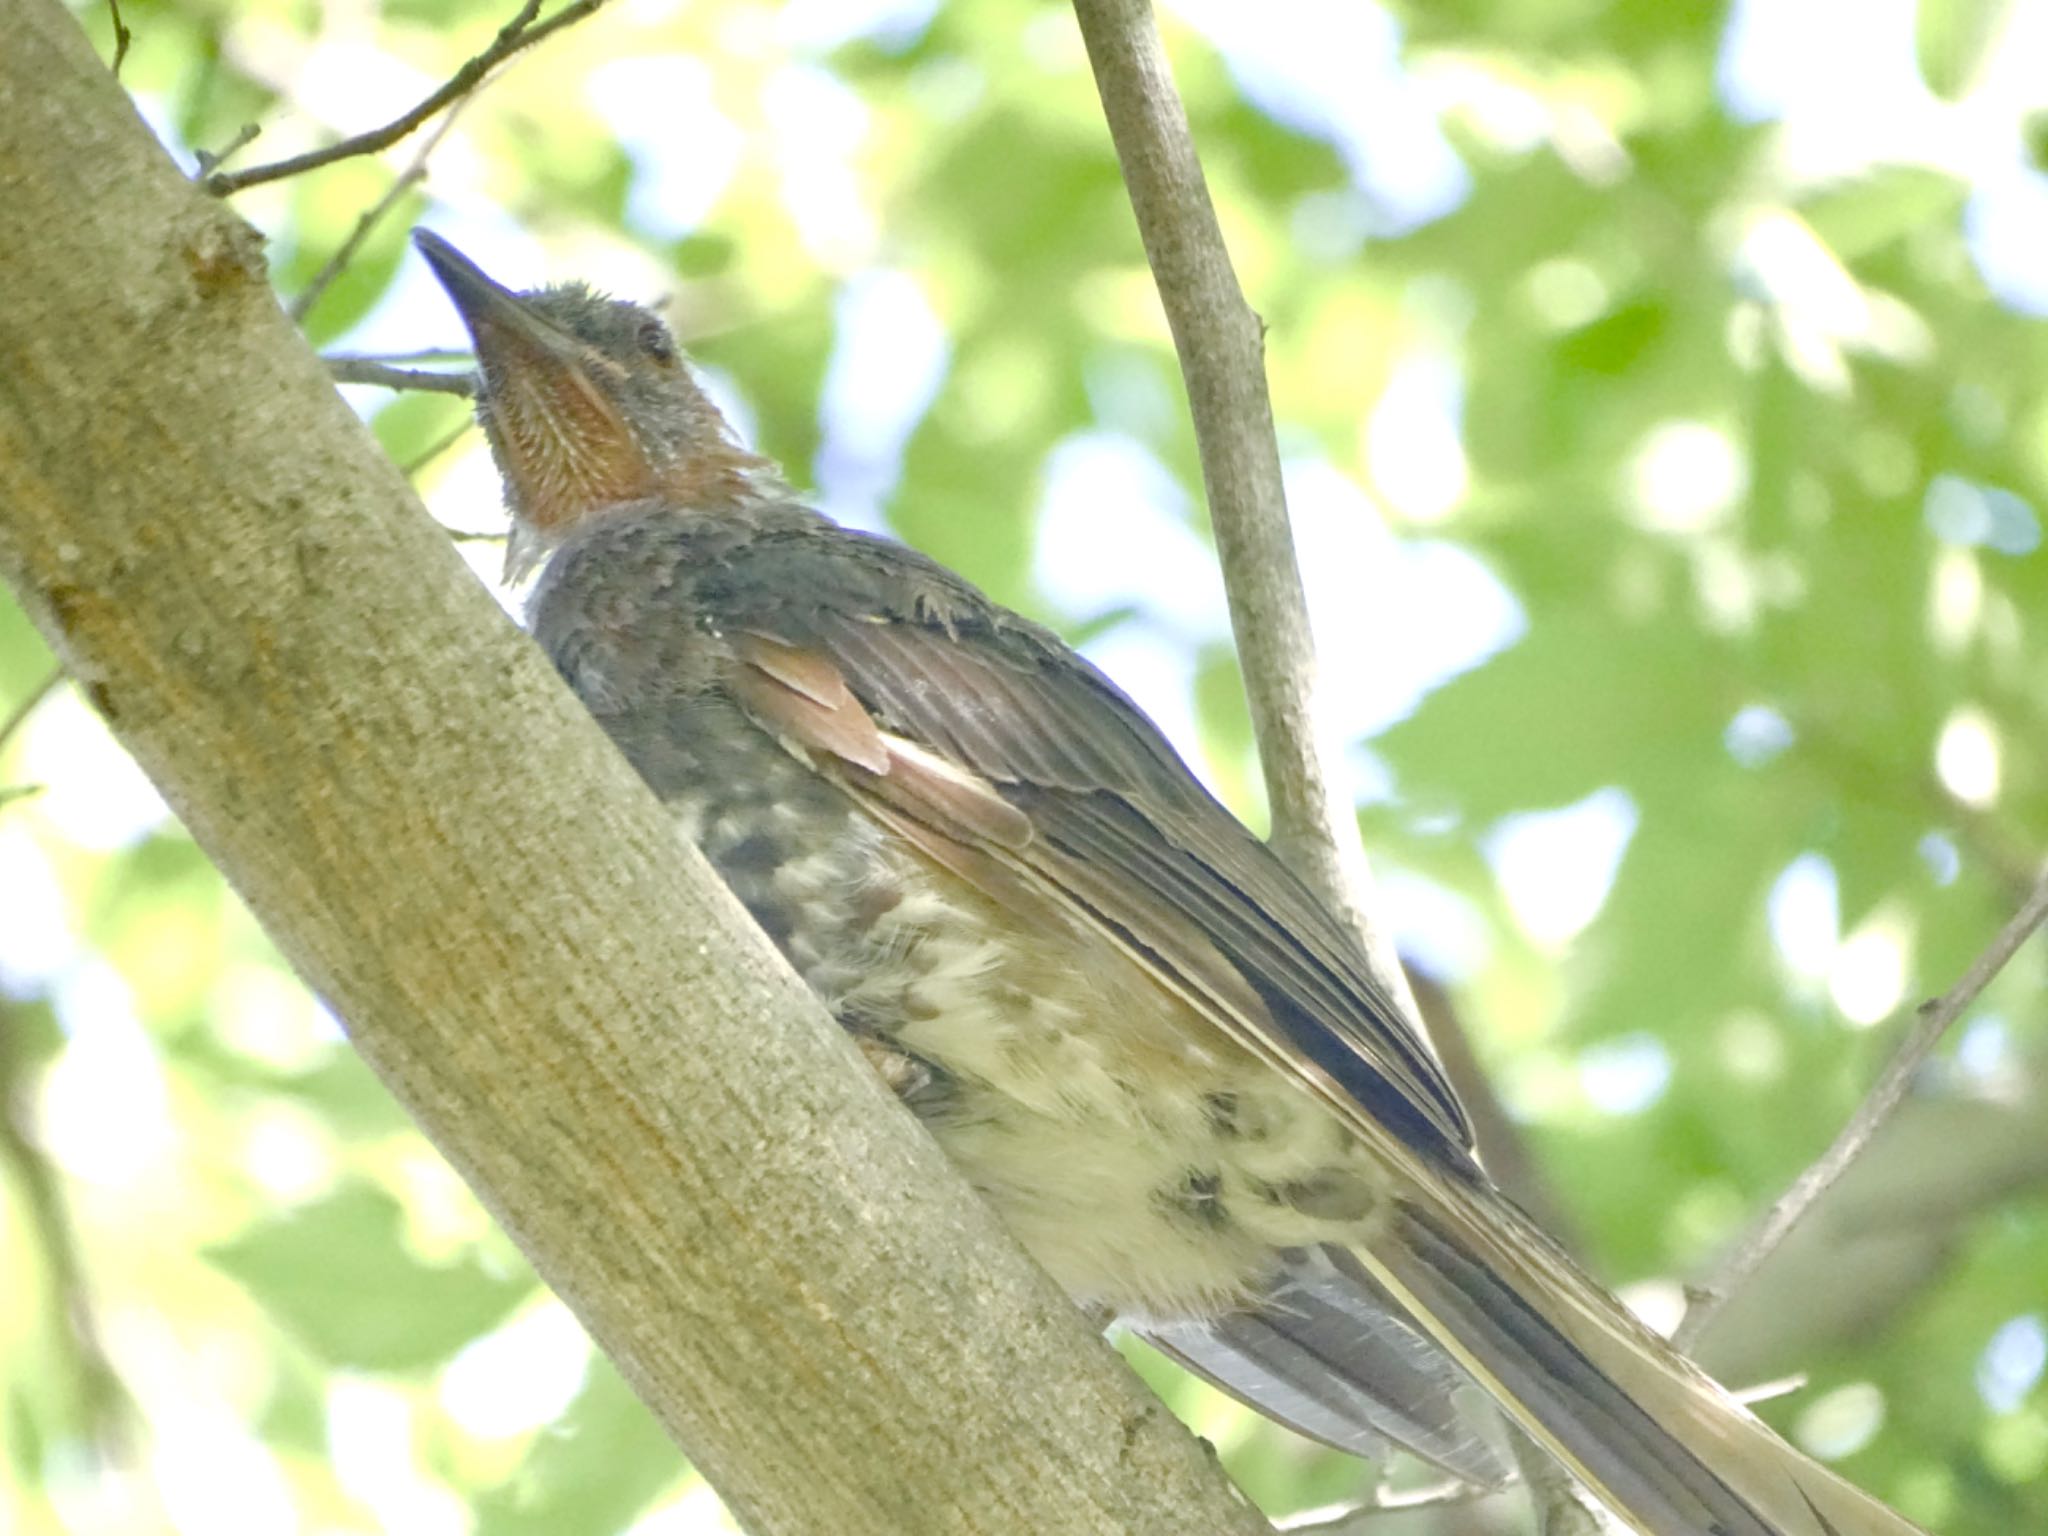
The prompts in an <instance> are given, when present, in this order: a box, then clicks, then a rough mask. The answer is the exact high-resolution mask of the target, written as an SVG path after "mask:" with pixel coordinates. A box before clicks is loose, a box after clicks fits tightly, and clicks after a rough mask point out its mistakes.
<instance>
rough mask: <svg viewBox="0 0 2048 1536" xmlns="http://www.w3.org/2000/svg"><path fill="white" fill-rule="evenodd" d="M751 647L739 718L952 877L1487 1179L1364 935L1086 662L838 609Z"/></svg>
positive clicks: (1354, 1112)
mask: <svg viewBox="0 0 2048 1536" xmlns="http://www.w3.org/2000/svg"><path fill="white" fill-rule="evenodd" d="M771 631H773V632H771ZM737 648H738V651H739V654H740V657H741V659H742V661H743V662H744V663H745V665H744V666H742V668H741V669H740V675H739V677H738V678H737V679H736V680H735V683H734V692H735V694H736V696H737V697H739V698H740V700H741V702H742V703H743V704H744V705H745V706H746V707H747V708H748V709H749V710H751V711H753V712H754V713H755V714H756V717H757V718H759V719H761V721H762V723H763V724H764V725H766V726H767V727H769V728H770V729H772V730H774V731H775V732H776V733H777V734H778V735H780V736H782V737H784V738H785V739H787V740H790V741H792V742H794V743H797V744H799V745H801V746H803V747H804V748H805V749H806V750H807V751H810V752H812V753H813V754H821V753H822V754H825V755H826V757H827V758H828V759H829V760H836V761H837V762H838V763H839V764H840V765H841V768H840V770H839V773H838V776H839V777H840V778H841V779H842V781H843V782H845V783H846V784H847V786H848V788H849V789H850V790H852V791H853V792H855V793H857V794H859V795H860V796H861V797H862V798H863V799H866V800H868V801H869V802H870V804H871V805H879V806H886V807H888V809H889V811H890V812H891V813H892V814H891V820H892V821H896V822H897V823H898V824H899V825H900V824H901V823H902V819H903V818H906V817H907V818H909V820H910V821H911V822H913V823H916V824H918V825H921V826H922V827H924V828H926V829H928V830H929V831H930V832H934V833H937V834H938V835H939V836H940V837H942V838H944V839H945V840H946V845H945V846H939V845H934V844H931V843H930V841H929V839H927V838H919V839H918V841H920V842H921V843H922V844H925V845H926V847H927V852H929V853H931V854H932V856H933V857H935V858H938V859H939V860H940V862H942V863H944V864H946V865H947V867H949V868H953V869H955V870H956V872H959V873H962V874H963V876H967V877H969V878H973V876H972V875H970V874H969V871H968V866H969V865H971V866H972V867H973V868H974V869H975V870H977V871H979V872H980V874H981V876H982V878H981V880H980V881H978V882H977V883H981V884H983V885H984V888H986V886H987V884H988V883H989V882H990V881H991V880H993V879H994V878H995V876H994V875H993V871H994V869H995V868H996V867H998V866H1004V867H1007V869H1008V870H1009V871H1010V872H1011V874H1012V876H1013V877H1020V878H1023V879H1025V880H1027V881H1028V883H1029V884H1030V885H1031V886H1033V887H1034V888H1036V889H1037V890H1039V891H1040V892H1041V893H1042V894H1043V895H1045V896H1049V897H1052V898H1054V899H1056V900H1060V901H1062V902H1064V903H1065V904H1067V905H1068V906H1070V907H1071V906H1079V907H1081V908H1082V909H1083V910H1084V911H1085V913H1086V915H1087V916H1088V917H1089V919H1090V920H1091V921H1092V922H1093V923H1095V924H1096V925H1097V926H1099V927H1101V928H1103V929H1105V930H1106V931H1108V932H1110V933H1111V934H1112V936H1113V937H1115V938H1116V940H1117V942H1118V943H1119V944H1122V945H1123V946H1124V947H1126V948H1127V949H1129V950H1130V951H1131V952H1132V953H1133V954H1134V955H1135V956H1137V957H1138V958H1140V959H1141V960H1142V961H1143V962H1144V963H1145V964H1146V965H1147V967H1148V968H1149V969H1151V970H1152V971H1153V972H1154V973H1155V974H1156V975H1158V976H1159V977H1160V979H1161V980H1162V981H1163V982H1165V983H1166V984H1167V985H1168V986H1169V987H1171V988H1172V989H1173V990H1175V991H1177V992H1180V993H1182V994H1183V995H1186V996H1187V997H1188V998H1189V1001H1190V1002H1191V1003H1194V1004H1195V1005H1196V1006H1197V1008H1198V1009H1199V1010H1200V1011H1201V1012H1202V1013H1203V1014H1205V1015H1207V1016H1209V1017H1211V1018H1214V1019H1216V1020H1217V1022H1218V1023H1219V1024H1221V1025H1222V1026H1223V1027H1224V1028H1225V1029H1226V1030H1228V1031H1229V1032H1230V1033H1231V1034H1232V1035H1234V1036H1236V1037H1237V1038H1238V1039H1239V1040H1240V1041H1241V1043H1243V1044H1244V1045H1246V1046H1247V1047H1248V1048H1250V1049H1252V1050H1253V1051H1254V1052H1255V1053H1256V1054H1257V1055H1259V1056H1261V1057H1262V1058H1264V1059H1265V1060H1267V1061H1268V1062H1270V1063H1271V1064H1272V1065H1274V1066H1275V1067H1278V1068H1280V1069H1281V1070H1284V1071H1286V1072H1288V1073H1290V1074H1292V1075H1293V1076H1295V1077H1296V1078H1297V1079H1298V1080H1301V1081H1303V1082H1304V1083H1305V1084H1306V1085H1307V1086H1309V1087H1310V1088H1311V1089H1312V1090H1313V1091H1314V1092H1315V1093H1316V1094H1317V1095H1318V1096H1319V1097H1321V1098H1323V1099H1325V1100H1326V1101H1328V1102H1330V1103H1332V1104H1333V1105H1335V1106H1336V1107H1338V1108H1339V1109H1340V1110H1341V1111H1343V1112H1344V1113H1346V1114H1347V1115H1348V1116H1351V1117H1354V1118H1361V1119H1366V1120H1372V1119H1378V1120H1380V1121H1383V1122H1385V1123H1386V1124H1387V1125H1389V1126H1392V1127H1395V1128H1397V1129H1399V1130H1401V1131H1403V1132H1405V1133H1407V1134H1409V1135H1410V1137H1411V1138H1413V1139H1417V1140H1419V1142H1420V1143H1421V1144H1423V1145H1434V1146H1435V1147H1436V1148H1437V1149H1438V1151H1439V1152H1440V1153H1441V1154H1442V1155H1443V1156H1444V1157H1445V1158H1447V1159H1448V1160H1449V1162H1450V1163H1451V1164H1452V1165H1453V1166H1457V1167H1460V1168H1469V1167H1470V1166H1471V1164H1470V1156H1469V1154H1470V1148H1471V1145H1472V1142H1471V1132H1470V1128H1469V1125H1468V1123H1467V1122H1466V1120H1465V1117H1464V1112H1463V1109H1462V1107H1461V1106H1460V1105H1459V1104H1458V1102H1457V1100H1456V1098H1455V1097H1454V1095H1453V1094H1452V1092H1451V1090H1450V1087H1449V1084H1448V1083H1447V1081H1446V1080H1445V1079H1444V1077H1443V1074H1442V1070H1441V1068H1440V1067H1439V1066H1438V1065H1437V1062H1436V1060H1435V1058H1434V1057H1433V1056H1432V1055H1431V1054H1430V1052H1429V1049H1428V1047H1427V1045H1426V1044H1424V1042H1422V1041H1421V1040H1420V1039H1419V1038H1417V1037H1416V1036H1415V1035H1414V1034H1412V1033H1411V1032H1410V1031H1409V1030H1408V1029H1407V1028H1406V1026H1405V1025H1403V1024H1402V1023H1401V1022H1400V1018H1399V1015H1398V1013H1397V1012H1396V1011H1395V1010H1394V1009H1393V1008H1392V1007H1391V1006H1390V1005H1389V1004H1388V1003H1387V1002H1386V1000H1385V999H1384V997H1383V996H1382V995H1381V994H1380V992H1379V990H1378V988H1377V987H1376V985H1375V984H1374V983H1373V982H1372V981H1371V979H1370V977H1369V976H1368V975H1367V974H1366V972H1365V968H1364V964H1363V961H1362V959H1361V957H1360V956H1359V954H1358V952H1357V949H1356V945H1355V942H1354V941H1353V940H1352V939H1351V937H1350V935H1349V934H1348V933H1347V932H1345V930H1344V929H1343V928H1342V927H1341V926H1340V925H1338V924H1337V923H1336V921H1335V920H1334V919H1333V918H1331V917H1330V915H1329V913H1328V912H1327V910H1326V909H1324V908H1323V906H1322V905H1321V904H1320V903H1319V902H1317V901H1316V900H1315V898H1314V897H1312V896H1311V895H1310V894H1309V893H1308V891H1307V890H1306V889H1305V888H1304V887H1303V886H1301V884H1300V883H1299V882H1298V881H1296V880H1295V879H1294V878H1293V877H1292V876H1291V875H1289V874H1288V873H1287V871H1286V870H1285V869H1284V868H1282V867H1281V866H1280V864H1279V863H1278V861H1277V860H1275V859H1273V858H1272V856H1271V855H1270V854H1269V853H1267V851H1266V850H1265V848H1264V847H1263V846H1262V845H1261V844H1259V843H1258V841H1257V840H1256V839H1255V838H1253V837H1252V836H1251V834H1250V833H1249V832H1247V831H1246V830H1245V829H1244V828H1243V827H1242V826H1241V825H1240V824H1239V823H1238V822H1237V821H1236V820H1235V819H1234V818H1232V817H1231V816H1230V815H1229V813H1228V812H1226V811H1224V810H1223V809H1222V807H1221V806H1219V805H1217V804H1216V802H1215V801H1214V800H1212V799H1211V798H1210V797H1209V796H1208V795H1207V794H1206V793H1205V792H1204V791H1203V790H1202V789H1201V787H1200V786H1199V785H1198V784H1197V783H1196V782H1195V780H1194V779H1193V777H1192V776H1191V775H1190V774H1189V773H1188V771H1187V769H1186V768H1185V767H1184V766H1183V765H1182V764H1181V763H1180V761H1179V759H1178V758H1177V757H1175V756H1174V754H1173V752H1172V749H1171V748H1170V747H1168V746H1167V745H1166V743H1165V741H1164V740H1163V739H1162V738H1161V737H1160V736H1159V734H1158V732H1157V731H1156V730H1155V729H1154V728H1153V727H1152V725H1151V723H1150V722H1149V721H1147V720H1146V719H1145V718H1144V717H1143V716H1142V715H1140V714H1139V713H1138V711H1137V710H1136V709H1135V707H1133V706H1132V705H1131V704H1130V703H1129V701H1128V700H1126V699H1125V698H1124V697H1123V695H1122V694H1120V693H1118V692H1117V691H1116V689H1115V688H1114V687H1113V686H1112V685H1110V684H1109V683H1108V682H1107V681H1106V680H1104V679H1103V678H1101V677H1100V675H1099V674H1097V673H1095V672H1094V671H1093V670H1092V669H1090V668H1088V667H1087V666H1086V664H1085V663H1082V662H1080V661H1079V660H1078V659H1077V658H1074V657H1072V656H1071V654H1069V653H1064V652H1062V651H1059V650H1057V649H1056V648H1055V643H1054V642H1051V641H1050V640H1049V639H1042V638H1038V637H1037V636H1036V632H1034V631H1028V630H1025V629H1023V627H1022V626H1021V625H1019V626H1018V627H1017V629H1016V630H1014V631H1005V630H1000V629H998V630H995V631H990V630H989V629H987V628H985V627H984V628H982V629H979V630H977V629H972V628H967V627H964V626H960V625H957V624H953V623H948V622H945V621H943V620H940V621H928V622H920V620H919V619H916V618H911V617H907V616H903V617H891V616H887V615H877V614H874V613H871V612H869V613H847V612H841V611H835V610H834V609H833V608H832V607H831V606H830V605H829V604H826V605H824V606H823V608H822V609H821V610H814V611H813V612H812V613H810V614H807V615H806V616H805V622H804V623H803V624H802V625H798V624H795V623H791V622H788V621H786V620H785V621H784V622H783V623H781V624H780V625H772V624H765V623H760V624H756V623H752V622H751V621H750V627H749V628H748V630H747V631H746V632H745V633H743V634H740V635H739V636H738V638H737ZM856 712H858V715H859V718H858V719H855V718H854V716H855V714H856ZM952 845H958V846H957V847H955V846H952ZM969 850H978V851H979V855H980V856H978V857H975V858H973V859H969V858H968V857H967V852H968V851H969ZM990 894H991V895H996V894H997V893H996V892H994V891H991V892H990ZM999 899H1001V898H1000V897H999Z"/></svg>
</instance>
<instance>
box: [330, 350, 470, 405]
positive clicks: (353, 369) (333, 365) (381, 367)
mask: <svg viewBox="0 0 2048 1536" xmlns="http://www.w3.org/2000/svg"><path fill="white" fill-rule="evenodd" d="M320 361H322V362H323V363H325V364H326V365H327V371H328V373H329V374H331V375H332V376H333V378H334V382H335V383H337V384H373V385H375V386H377V387H378V388H379V389H418V390H424V391H426V392H427V393H428V394H435V395H462V396H464V397H465V398H467V397H469V396H471V395H474V394H475V393H476V380H475V379H473V378H472V377H470V375H468V374H466V373H436V372H435V371H434V370H433V369H431V368H394V367H392V366H391V365H390V364H389V363H381V362H378V361H377V360H376V359H375V358H371V357H351V356H349V355H348V354H347V353H340V354H337V355H335V356H332V357H323V358H321V359H320Z"/></svg>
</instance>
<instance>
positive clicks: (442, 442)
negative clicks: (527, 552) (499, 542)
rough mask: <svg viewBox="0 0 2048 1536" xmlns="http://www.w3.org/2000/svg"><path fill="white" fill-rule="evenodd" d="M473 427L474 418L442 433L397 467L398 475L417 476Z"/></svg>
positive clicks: (496, 535)
mask: <svg viewBox="0 0 2048 1536" xmlns="http://www.w3.org/2000/svg"><path fill="white" fill-rule="evenodd" d="M475 425H476V421H475V419H474V418H469V419H466V420H464V421H463V422H462V423H460V424H459V425H458V426H457V427H456V428H455V429H454V430H453V431H451V432H447V433H444V434H443V435H442V436H440V437H438V438H436V439H434V441H433V442H431V443H429V444H427V446H426V447H424V448H422V449H421V450H420V451H419V452H418V453H416V454H414V455H413V456H412V457H411V458H409V459H407V460H406V461H405V462H404V463H403V464H401V465H399V466H398V469H399V473H401V474H402V475H404V476H405V477H406V478H407V479H408V480H410V479H411V478H412V477H413V476H414V475H416V474H418V473H419V472H420V471H421V470H423V469H425V468H426V467H427V466H428V465H429V464H431V463H433V462H434V460H436V459H438V458H439V457H441V455H442V454H444V453H446V452H447V451H448V450H449V449H450V448H453V447H454V446H455V445H456V444H457V443H459V442H461V441H462V440H463V438H465V437H467V436H468V435H469V429H470V428H471V427H473V426H475ZM491 537H493V538H500V539H502V538H503V537H505V535H504V534H503V533H497V534H493V535H491Z"/></svg>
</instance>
